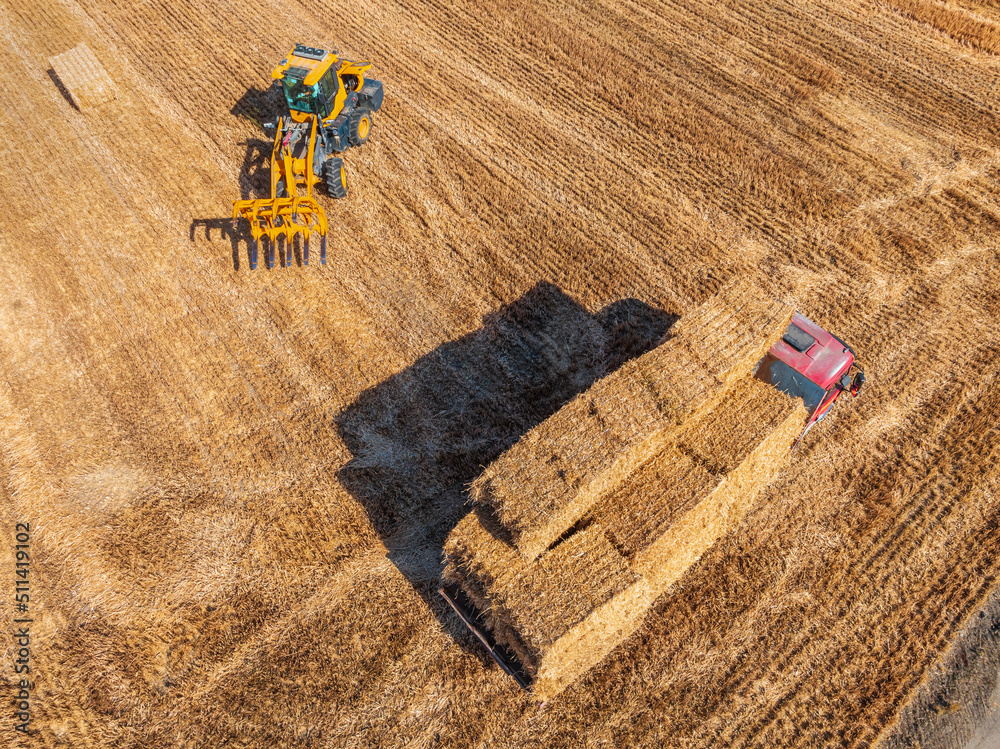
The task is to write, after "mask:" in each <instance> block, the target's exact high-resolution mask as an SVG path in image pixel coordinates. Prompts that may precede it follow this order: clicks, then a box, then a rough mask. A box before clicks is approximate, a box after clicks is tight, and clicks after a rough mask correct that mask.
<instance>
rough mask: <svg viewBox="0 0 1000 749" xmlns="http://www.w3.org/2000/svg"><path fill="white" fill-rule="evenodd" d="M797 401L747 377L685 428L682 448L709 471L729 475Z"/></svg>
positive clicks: (680, 445)
mask: <svg viewBox="0 0 1000 749" xmlns="http://www.w3.org/2000/svg"><path fill="white" fill-rule="evenodd" d="M796 402H797V400H796V399H794V398H791V397H789V396H788V395H786V394H785V393H782V392H781V391H779V390H777V389H776V388H774V387H773V386H771V385H769V384H767V383H765V382H761V381H760V380H757V379H755V378H752V377H747V378H744V379H743V380H741V381H740V382H737V383H735V384H734V385H732V386H731V387H729V388H728V389H727V390H726V394H725V396H724V397H723V398H722V399H721V400H720V401H719V402H718V404H716V406H715V408H713V409H712V411H710V412H708V413H705V414H701V415H700V416H699V417H698V418H696V419H692V420H691V422H689V423H688V424H686V425H685V427H684V430H683V432H682V433H681V435H680V436H679V437H678V445H679V447H680V449H681V451H682V452H684V453H686V454H688V455H691V456H692V457H693V458H695V459H696V460H698V461H700V462H701V463H702V464H703V465H704V466H705V467H706V468H707V470H709V471H711V472H712V473H717V474H726V473H728V472H729V471H732V470H734V469H735V468H736V467H737V466H739V465H740V464H741V463H742V462H743V461H744V460H745V459H746V457H747V456H748V455H749V454H750V452H751V451H753V450H754V449H755V448H756V447H757V445H759V444H760V442H761V440H763V439H764V438H765V437H766V436H767V435H769V434H770V433H771V432H772V431H773V430H774V429H775V428H776V427H777V426H778V425H779V424H780V423H781V422H782V421H784V420H785V418H786V417H787V416H788V414H789V413H791V411H792V409H794V408H795V404H796Z"/></svg>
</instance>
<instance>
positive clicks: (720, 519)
mask: <svg viewBox="0 0 1000 749" xmlns="http://www.w3.org/2000/svg"><path fill="white" fill-rule="evenodd" d="M793 403H794V406H793V408H792V409H791V411H790V412H789V413H788V415H787V416H786V417H785V419H784V420H783V421H782V422H781V423H780V424H779V425H778V427H777V428H776V429H774V430H773V431H772V432H771V434H770V435H768V436H767V437H766V438H765V439H763V440H762V441H761V442H760V443H759V444H758V445H757V447H756V448H754V450H753V451H752V452H751V453H750V454H749V455H748V456H747V457H746V458H745V459H744V461H743V462H742V463H741V464H740V465H739V466H738V467H737V468H736V469H734V470H733V471H731V472H730V473H729V474H728V475H727V476H726V477H725V478H724V479H723V481H722V482H721V483H720V484H719V485H718V486H717V487H716V488H715V490H714V491H712V492H711V493H710V494H709V495H708V496H707V497H705V499H703V500H702V501H700V502H698V503H697V504H696V505H695V506H694V507H692V508H691V509H690V510H688V512H687V513H686V514H684V515H683V516H682V517H681V518H679V519H678V520H677V521H676V522H675V523H673V524H672V525H671V526H670V527H669V528H668V529H667V531H666V533H664V534H663V535H662V536H660V538H658V539H657V540H656V541H655V542H654V543H652V544H651V545H650V546H649V547H647V548H646V549H645V550H643V551H642V552H641V553H640V554H638V555H637V556H636V557H635V560H634V564H633V569H635V570H636V572H638V573H639V574H641V575H642V576H643V577H645V578H646V579H647V580H649V581H650V583H651V584H652V585H653V587H655V588H656V589H657V590H660V591H664V590H666V589H667V588H669V587H670V586H671V585H672V584H673V583H674V582H676V581H677V580H678V579H680V577H681V575H683V574H684V572H686V571H687V570H688V568H690V567H691V565H693V564H694V563H695V562H697V561H698V559H700V558H701V555H702V554H704V553H705V551H707V550H708V548H709V547H711V546H712V544H714V543H715V542H716V541H717V540H718V539H719V538H721V537H722V536H723V535H724V534H726V533H728V532H729V531H731V530H732V529H733V528H735V527H736V526H737V525H738V524H739V523H740V522H741V521H742V520H743V517H744V516H745V515H746V512H747V510H749V508H750V506H751V505H752V504H753V502H754V500H755V499H756V497H757V494H758V493H759V492H760V490H761V489H763V488H764V487H765V486H767V485H768V484H769V483H771V481H773V480H774V478H775V476H776V475H777V473H778V471H780V470H781V469H782V468H783V467H784V466H785V465H786V464H787V463H788V460H789V454H790V450H791V446H792V443H793V442H794V441H795V438H796V437H797V436H798V435H799V434H801V432H802V428H803V427H804V426H805V422H806V418H807V416H808V414H807V413H806V409H805V407H804V406H803V405H802V402H801V401H799V400H796V401H794V402H793Z"/></svg>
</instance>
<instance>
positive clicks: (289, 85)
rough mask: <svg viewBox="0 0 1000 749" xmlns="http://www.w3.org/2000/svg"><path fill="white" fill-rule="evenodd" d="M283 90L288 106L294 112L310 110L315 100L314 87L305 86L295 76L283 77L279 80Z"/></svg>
mask: <svg viewBox="0 0 1000 749" xmlns="http://www.w3.org/2000/svg"><path fill="white" fill-rule="evenodd" d="M281 84H282V87H283V88H284V90H285V101H287V102H288V108H289V109H293V110H295V111H296V112H312V111H313V109H314V107H315V102H316V87H315V86H307V85H306V84H304V83H303V82H302V81H300V80H299V79H297V78H285V79H284V80H282V82H281Z"/></svg>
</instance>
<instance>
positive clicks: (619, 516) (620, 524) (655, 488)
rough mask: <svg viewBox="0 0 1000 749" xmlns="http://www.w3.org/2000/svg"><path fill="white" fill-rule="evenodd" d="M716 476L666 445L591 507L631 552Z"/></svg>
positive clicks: (620, 544) (611, 535) (695, 499)
mask: <svg viewBox="0 0 1000 749" xmlns="http://www.w3.org/2000/svg"><path fill="white" fill-rule="evenodd" d="M719 481H720V479H719V477H717V476H713V475H712V474H711V473H709V472H708V471H707V470H705V467H704V465H702V464H701V463H700V462H698V461H696V460H693V459H692V458H691V457H690V456H688V455H685V454H684V453H682V452H681V451H679V450H678V449H677V448H676V447H669V448H667V449H666V450H663V451H662V452H660V453H659V454H658V455H656V456H655V457H654V458H652V459H651V460H649V461H647V462H646V463H644V464H643V465H642V467H641V468H639V470H638V471H636V472H635V473H634V474H633V475H632V476H631V477H629V479H628V480H627V481H625V482H624V483H622V484H621V486H619V487H618V488H617V489H615V491H613V492H611V493H610V494H608V495H607V496H606V497H604V499H602V500H601V501H600V503H599V504H598V505H597V507H596V508H595V509H594V518H595V519H596V520H597V522H599V523H600V524H601V525H602V526H603V527H604V529H605V533H607V535H608V538H609V539H610V540H611V541H612V543H614V545H615V548H617V549H618V550H619V551H620V552H621V553H622V554H624V555H625V556H626V557H628V558H632V557H633V556H635V554H636V553H638V552H640V551H642V550H643V549H645V548H646V547H647V546H648V545H649V544H650V543H652V542H653V541H654V540H656V539H657V538H659V536H660V535H662V534H663V532H664V531H665V530H666V528H667V527H668V526H669V525H670V524H671V523H672V522H673V521H674V520H676V519H677V518H678V517H680V516H681V515H683V514H684V513H685V512H687V511H688V510H689V509H690V508H691V507H693V506H694V505H695V504H696V503H697V502H698V501H699V500H701V499H703V498H704V497H705V496H706V495H708V494H709V493H710V492H711V491H712V489H714V488H715V487H716V486H717V485H718V483H719Z"/></svg>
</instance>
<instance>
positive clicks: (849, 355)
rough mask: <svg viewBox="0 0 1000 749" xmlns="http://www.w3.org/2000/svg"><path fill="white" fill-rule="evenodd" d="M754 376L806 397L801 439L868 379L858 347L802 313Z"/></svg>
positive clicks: (758, 367)
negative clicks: (857, 357) (842, 396)
mask: <svg viewBox="0 0 1000 749" xmlns="http://www.w3.org/2000/svg"><path fill="white" fill-rule="evenodd" d="M754 376H755V377H756V378H757V379H759V380H762V381H764V382H767V383H769V384H771V385H774V387H776V388H777V389H778V390H780V391H782V392H783V393H787V394H788V395H790V396H792V397H793V398H801V399H802V402H803V404H804V405H805V407H806V411H807V412H808V413H809V421H808V422H807V423H806V427H805V429H804V430H803V431H802V435H800V437H799V439H800V440H801V439H802V437H803V436H805V433H806V432H808V431H809V429H810V428H811V427H812V426H813V425H814V424H816V423H818V422H819V421H821V420H822V419H823V418H824V417H825V416H826V415H827V414H828V413H829V412H830V409H831V408H832V407H833V404H834V403H835V402H836V401H837V399H838V398H839V397H840V394H841V393H843V392H844V391H845V390H846V391H848V392H850V393H851V395H853V396H857V395H858V392H859V391H860V390H861V386H862V385H863V384H864V381H865V374H864V371H863V370H862V369H861V367H859V366H858V365H857V363H856V362H855V357H854V350H853V349H852V348H851V347H850V346H848V345H847V344H846V343H844V342H843V341H842V340H840V339H839V338H837V337H836V336H835V335H832V334H831V333H828V332H827V331H825V330H823V328H821V327H820V326H819V325H817V324H816V323H814V322H812V321H811V320H809V319H808V318H806V317H805V316H803V315H801V314H799V313H798V312H796V313H795V314H794V315H792V320H791V323H790V324H789V326H788V328H787V329H786V330H785V333H784V335H783V336H782V337H781V339H780V340H779V341H778V342H777V343H776V344H774V345H773V346H772V347H771V349H770V351H768V353H767V355H765V356H764V358H763V359H761V360H760V362H759V363H758V365H757V369H756V371H755V373H754Z"/></svg>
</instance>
